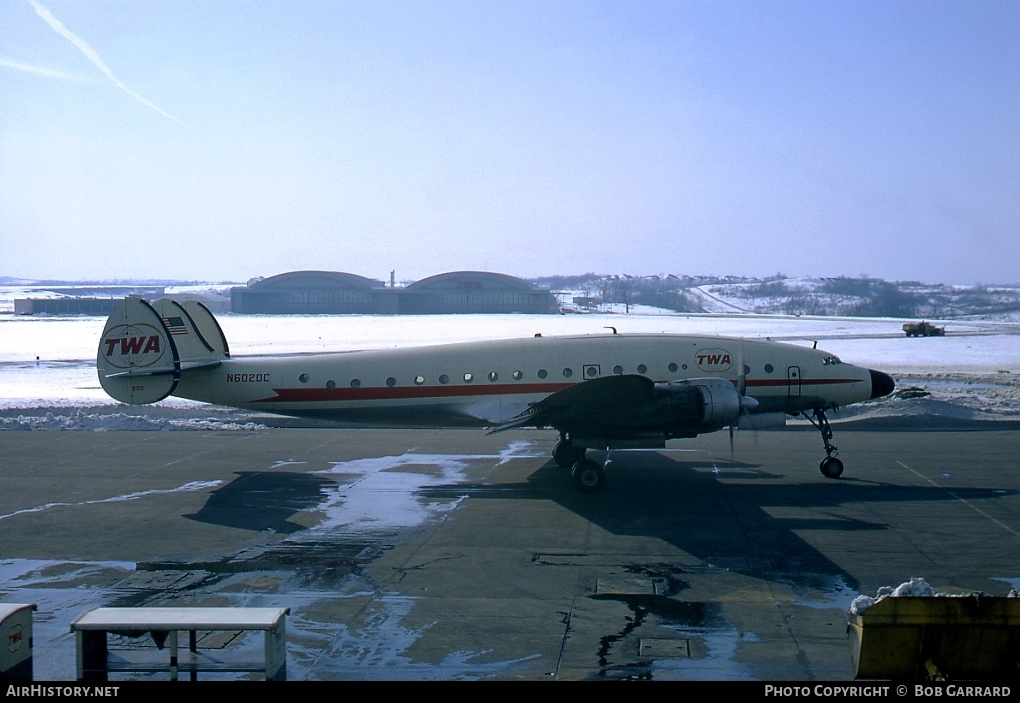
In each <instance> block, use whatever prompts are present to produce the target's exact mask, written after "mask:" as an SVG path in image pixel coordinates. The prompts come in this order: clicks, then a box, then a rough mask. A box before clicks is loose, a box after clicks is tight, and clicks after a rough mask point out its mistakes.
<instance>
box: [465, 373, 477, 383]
mask: <svg viewBox="0 0 1020 703" xmlns="http://www.w3.org/2000/svg"><path fill="white" fill-rule="evenodd" d="M473 380H475V375H474V374H473V373H466V374H464V383H471V382H472V381H473Z"/></svg>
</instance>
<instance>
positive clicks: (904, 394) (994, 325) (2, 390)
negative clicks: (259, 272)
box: [0, 290, 1020, 430]
mask: <svg viewBox="0 0 1020 703" xmlns="http://www.w3.org/2000/svg"><path fill="white" fill-rule="evenodd" d="M168 293H170V294H172V293H173V291H168ZM11 294H13V290H9V291H3V290H0V299H3V298H4V297H5V295H7V296H8V297H9V296H10V295H11ZM218 319H219V321H220V324H221V326H222V327H223V330H224V332H225V334H226V336H227V340H228V342H229V344H230V349H231V353H232V355H234V356H248V355H256V354H290V353H303V352H325V351H340V350H351V349H367V348H386V347H398V346H410V345H418V344H440V343H446V342H456V341H469V340H480V339H491V338H512V337H530V336H532V335H534V334H536V333H539V332H540V333H542V334H543V335H544V336H553V335H569V334H605V333H607V329H606V328H608V327H613V328H615V329H616V330H618V331H619V332H620V333H628V332H670V333H692V334H718V335H725V336H738V337H747V338H754V339H766V338H768V339H772V340H776V341H786V342H790V343H794V344H803V345H807V346H810V345H812V344H814V343H816V342H817V344H818V347H819V348H821V349H825V350H827V351H829V352H832V353H833V354H836V355H838V356H839V357H841V358H842V359H843V360H844V361H845V362H848V363H852V364H856V365H859V366H866V367H869V368H875V369H879V370H882V371H885V372H887V373H889V374H891V375H892V376H893V377H894V378H895V379H896V381H897V392H896V393H895V394H894V395H893V396H892V397H890V398H885V399H881V400H877V401H873V402H871V403H867V404H864V405H861V406H856V407H854V408H844V409H842V410H841V411H840V412H838V413H835V414H834V415H833V416H832V419H833V421H837V422H838V421H840V420H841V419H842V420H847V419H862V418H890V417H895V418H898V420H899V422H901V423H902V422H903V421H906V420H909V421H915V422H916V423H918V424H924V423H925V422H932V424H933V426H936V425H938V422H936V421H934V420H933V418H940V420H939V421H945V420H954V421H960V422H967V421H981V420H989V421H999V420H1015V421H1020V323H1018V322H1016V321H1014V320H1009V319H1003V320H994V319H982V320H974V321H966V322H963V321H959V320H954V321H948V322H940V321H936V320H933V322H937V323H938V324H946V330H947V332H946V336H945V337H931V338H907V337H906V336H905V335H904V334H903V331H902V324H903V322H904V320H899V319H888V318H837V317H808V316H802V317H794V316H774V315H743V314H717V315H687V314H676V313H664V312H663V311H661V310H655V309H643V308H640V307H631V309H630V311H629V313H626V314H625V313H623V311H622V310H621V311H618V312H606V313H599V314H581V315H427V316H408V315H400V316H361V315H337V316H310V315H280V316H271V315H233V314H221V315H218ZM104 323H105V318H101V317H46V316H15V315H13V314H0V429H83V430H97V429H117V428H127V429H196V428H204V427H215V428H218V429H223V428H230V427H248V426H250V425H249V424H248V422H249V418H248V417H246V416H237V415H233V416H232V415H231V414H230V412H228V411H225V410H224V409H222V408H210V407H209V406H203V405H200V404H198V403H193V402H191V401H185V400H179V399H168V400H165V401H162V402H161V403H159V404H158V405H157V406H152V407H148V408H140V407H137V406H126V405H122V404H118V403H115V402H114V401H113V400H112V399H110V398H109V397H108V396H106V394H105V393H104V392H103V391H102V389H101V388H100V386H99V381H98V378H97V376H96V369H95V354H96V348H97V346H98V341H99V337H100V334H101V333H102V329H103V325H104Z"/></svg>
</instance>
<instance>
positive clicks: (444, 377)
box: [439, 373, 450, 383]
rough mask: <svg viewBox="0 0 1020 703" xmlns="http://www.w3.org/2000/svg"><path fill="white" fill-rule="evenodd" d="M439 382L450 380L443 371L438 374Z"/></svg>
mask: <svg viewBox="0 0 1020 703" xmlns="http://www.w3.org/2000/svg"><path fill="white" fill-rule="evenodd" d="M439 382H440V383H449V382H450V377H449V376H447V375H446V374H445V373H444V374H442V375H440V377H439Z"/></svg>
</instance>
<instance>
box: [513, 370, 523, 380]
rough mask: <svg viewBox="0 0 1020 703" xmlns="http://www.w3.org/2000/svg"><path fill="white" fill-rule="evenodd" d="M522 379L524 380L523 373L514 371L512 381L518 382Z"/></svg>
mask: <svg viewBox="0 0 1020 703" xmlns="http://www.w3.org/2000/svg"><path fill="white" fill-rule="evenodd" d="M522 378H524V372H523V371H514V380H515V381H520V380H521V379H522Z"/></svg>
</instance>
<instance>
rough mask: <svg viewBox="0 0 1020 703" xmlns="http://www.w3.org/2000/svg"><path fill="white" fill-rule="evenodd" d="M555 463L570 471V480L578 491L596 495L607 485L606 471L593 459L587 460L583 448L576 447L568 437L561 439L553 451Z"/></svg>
mask: <svg viewBox="0 0 1020 703" xmlns="http://www.w3.org/2000/svg"><path fill="white" fill-rule="evenodd" d="M552 457H553V461H555V462H556V463H557V464H559V465H560V466H562V467H563V468H564V469H570V478H571V480H572V481H573V482H574V485H575V486H577V489H578V490H580V491H584V492H585V493H594V492H595V491H599V490H601V489H602V487H603V486H604V485H606V470H605V469H604V468H602V465H601V464H599V463H598V462H597V461H594V460H593V459H589V458H587V456H586V455H585V449H584V448H583V447H575V446H574V445H573V444H571V442H570V440H569V439H567V438H566V437H562V436H561V437H560V441H559V442H557V443H556V446H555V447H553V451H552Z"/></svg>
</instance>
